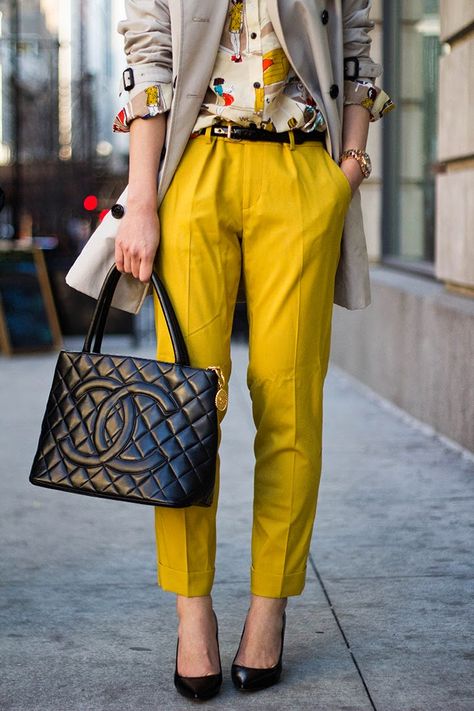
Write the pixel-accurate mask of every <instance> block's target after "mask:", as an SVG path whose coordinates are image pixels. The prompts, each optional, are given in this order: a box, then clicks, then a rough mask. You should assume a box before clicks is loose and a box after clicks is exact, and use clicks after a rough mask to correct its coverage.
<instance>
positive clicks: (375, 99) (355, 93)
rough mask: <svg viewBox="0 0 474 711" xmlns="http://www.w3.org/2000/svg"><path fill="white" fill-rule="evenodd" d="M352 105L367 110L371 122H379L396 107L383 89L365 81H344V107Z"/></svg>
mask: <svg viewBox="0 0 474 711" xmlns="http://www.w3.org/2000/svg"><path fill="white" fill-rule="evenodd" d="M350 104H360V105H361V106H363V107H364V108H366V109H367V110H368V112H369V113H370V120H371V121H377V120H378V119H380V118H382V116H384V115H385V114H387V113H388V112H389V111H391V110H392V109H394V108H395V106H396V105H395V104H394V103H393V101H392V99H391V98H390V96H389V95H388V94H387V93H386V92H385V91H384V90H383V89H381V88H380V87H379V86H375V84H373V83H372V82H371V81H367V80H363V79H355V80H353V79H346V80H345V81H344V106H348V105H350Z"/></svg>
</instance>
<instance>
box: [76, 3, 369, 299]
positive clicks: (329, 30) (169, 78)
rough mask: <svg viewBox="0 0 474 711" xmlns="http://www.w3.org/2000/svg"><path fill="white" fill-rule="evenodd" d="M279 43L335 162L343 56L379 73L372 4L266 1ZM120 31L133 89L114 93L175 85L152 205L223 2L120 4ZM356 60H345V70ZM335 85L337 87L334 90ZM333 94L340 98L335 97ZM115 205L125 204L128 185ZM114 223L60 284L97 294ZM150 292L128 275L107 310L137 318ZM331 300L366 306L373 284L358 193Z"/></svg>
mask: <svg viewBox="0 0 474 711" xmlns="http://www.w3.org/2000/svg"><path fill="white" fill-rule="evenodd" d="M267 2H268V13H269V16H270V19H271V21H272V23H273V26H274V29H275V32H276V34H277V37H278V39H279V41H280V43H281V45H282V47H283V49H284V50H285V52H286V54H287V57H288V59H289V61H290V63H291V65H292V66H293V68H294V69H295V71H296V73H297V74H298V75H299V77H300V78H301V80H302V82H303V83H304V84H305V85H306V87H307V89H308V90H309V92H310V94H311V95H312V96H313V97H314V98H315V100H316V101H317V102H318V105H319V106H320V108H321V110H322V112H323V113H324V114H325V118H326V121H327V125H328V129H329V131H328V139H327V149H328V151H329V153H330V155H331V156H332V157H333V158H334V159H335V160H337V159H338V158H339V154H340V150H341V139H342V115H343V98H344V97H343V95H344V76H345V75H344V59H347V58H349V57H357V58H358V59H359V75H358V76H359V77H360V78H369V79H373V78H374V77H376V76H379V75H380V74H381V72H382V67H381V66H380V64H376V63H375V62H373V61H372V59H371V57H370V44H371V38H370V36H369V32H370V30H371V29H372V27H373V25H374V23H373V21H372V20H370V19H369V12H370V6H371V0H267ZM125 7H126V15H127V17H126V19H124V20H121V21H120V22H119V24H118V27H117V30H118V31H119V32H120V33H121V34H123V35H124V50H125V56H126V60H127V64H128V66H130V67H132V69H133V71H134V77H135V82H136V84H135V87H134V88H133V89H132V90H131V91H125V89H124V87H123V83H122V82H121V87H120V95H121V96H123V97H124V100H129V99H131V98H133V96H134V95H135V94H136V93H138V92H140V91H141V90H142V89H143V88H145V87H146V86H147V85H149V84H150V83H152V82H163V83H170V82H171V83H172V84H173V98H172V103H171V109H170V112H169V115H168V122H167V134H166V142H165V153H164V158H163V159H162V160H161V164H160V168H159V172H158V176H157V191H158V204H159V203H160V202H161V200H162V199H163V196H164V194H165V193H166V190H167V188H168V186H169V184H170V182H171V179H172V177H173V174H174V172H175V170H176V168H177V166H178V164H179V161H180V158H181V156H182V154H183V151H184V149H185V147H186V144H187V141H188V138H189V135H190V133H191V131H192V129H193V126H194V123H195V121H196V118H197V116H198V113H199V110H200V107H201V104H202V103H203V99H204V95H205V93H206V89H207V86H208V83H209V80H210V76H211V74H212V69H213V66H214V60H215V56H216V53H217V50H218V46H219V40H220V37H221V34H222V29H223V25H224V22H225V18H226V12H227V7H228V2H227V0H126V2H125ZM352 72H353V63H351V64H350V73H351V74H352ZM335 86H336V87H337V89H335V88H334V87H335ZM335 94H337V96H335ZM117 202H118V203H120V204H122V205H124V206H126V202H127V187H126V188H125V189H124V191H123V192H122V194H121V195H120V197H119V198H118V201H117ZM118 225H119V221H118V219H116V218H114V217H113V216H112V214H111V212H109V213H107V215H106V217H105V218H104V220H103V221H102V223H101V224H100V225H99V227H98V228H97V229H96V230H95V231H94V232H93V234H92V235H91V237H90V239H89V241H88V242H87V244H86V245H85V247H84V248H83V250H82V252H81V254H80V255H79V257H78V258H77V259H76V261H75V262H74V264H73V265H72V267H71V269H70V270H69V272H68V273H67V275H66V282H67V283H68V284H69V285H70V286H72V287H74V288H75V289H78V290H79V291H81V292H84V293H86V294H89V295H90V296H93V297H95V298H96V297H97V296H98V292H99V289H100V286H101V284H102V282H103V279H104V277H105V274H106V272H107V270H108V269H109V267H110V266H111V265H112V264H113V262H114V239H115V235H116V232H117V229H118ZM148 291H149V286H148V285H146V284H143V283H142V282H140V281H139V280H138V279H134V278H133V277H132V276H131V275H128V274H127V275H124V276H122V278H121V279H120V281H119V284H118V287H117V290H116V292H115V295H114V300H113V302H112V304H113V305H114V306H116V307H117V308H121V309H124V310H126V311H130V312H132V313H136V312H137V311H138V310H139V309H140V308H141V306H142V304H143V300H144V298H145V296H146V294H147V293H148ZM334 303H336V304H339V305H340V306H344V307H346V308H347V309H361V308H364V307H366V306H368V305H369V304H370V282H369V264H368V256H367V246H366V240H365V233H364V226H363V220H362V211H361V203H360V192H359V190H357V191H356V192H355V194H354V197H353V198H352V201H351V204H350V206H349V209H348V212H347V215H346V220H345V225H344V233H343V236H342V241H341V254H340V259H339V264H338V268H337V273H336V284H335V294H334Z"/></svg>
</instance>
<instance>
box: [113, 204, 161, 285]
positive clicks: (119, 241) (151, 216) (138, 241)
mask: <svg viewBox="0 0 474 711" xmlns="http://www.w3.org/2000/svg"><path fill="white" fill-rule="evenodd" d="M159 243H160V221H159V218H158V213H157V210H156V209H155V208H153V207H147V208H144V207H138V206H136V207H135V206H133V204H132V205H127V208H126V211H125V215H124V216H123V218H122V220H121V221H120V227H119V230H118V232H117V236H116V238H115V264H116V266H117V269H118V270H119V271H120V272H124V273H126V274H133V276H134V277H135V278H136V279H140V281H142V282H144V283H147V282H149V281H150V278H151V273H152V270H153V262H154V259H155V255H156V250H157V249H158V245H159Z"/></svg>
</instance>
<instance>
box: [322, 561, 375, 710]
mask: <svg viewBox="0 0 474 711" xmlns="http://www.w3.org/2000/svg"><path fill="white" fill-rule="evenodd" d="M309 562H310V565H311V567H312V568H313V571H314V574H315V575H316V578H317V579H318V582H319V584H320V586H321V590H322V591H323V594H324V597H325V598H326V601H327V603H328V605H329V609H330V610H331V613H332V616H333V617H334V620H335V621H336V625H337V627H338V629H339V632H340V633H341V636H342V639H343V640H344V644H345V645H346V647H347V649H348V651H349V654H350V656H351V659H352V663H353V664H354V667H355V669H356V671H357V674H358V675H359V678H360V680H361V682H362V686H363V687H364V691H365V693H366V694H367V698H368V700H369V703H370V705H371V706H372V709H373V711H377V707H376V706H375V703H374V700H373V698H372V696H371V694H370V691H369V687H368V685H367V682H366V681H365V679H364V675H363V674H362V670H361V668H360V666H359V664H358V662H357V659H356V657H355V654H354V652H353V651H352V649H351V645H350V642H349V640H348V638H347V635H346V633H345V632H344V629H343V627H342V624H341V622H340V620H339V618H338V616H337V612H336V610H335V608H334V605H333V604H332V601H331V598H330V597H329V593H328V591H327V590H326V586H325V585H324V582H323V579H322V577H321V575H320V574H319V571H318V569H317V567H316V563H315V562H314V558H313V556H312V555H311V554H310V555H309Z"/></svg>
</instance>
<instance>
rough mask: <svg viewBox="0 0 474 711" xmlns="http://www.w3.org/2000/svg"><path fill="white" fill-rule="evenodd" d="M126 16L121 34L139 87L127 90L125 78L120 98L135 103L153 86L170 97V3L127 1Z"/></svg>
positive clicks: (141, 0) (152, 0) (121, 86)
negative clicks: (143, 92)
mask: <svg viewBox="0 0 474 711" xmlns="http://www.w3.org/2000/svg"><path fill="white" fill-rule="evenodd" d="M125 14H126V18H125V19H124V20H120V21H119V22H118V24H117V32H118V33H119V34H121V35H123V38H124V52H125V57H126V60H127V65H128V68H129V69H131V70H132V73H133V79H134V82H135V84H134V86H133V87H132V88H131V89H126V88H125V86H124V83H123V75H122V77H121V81H120V89H119V95H120V96H122V95H123V96H124V97H125V98H126V100H127V101H131V100H132V99H133V98H134V97H135V96H137V95H138V94H140V93H141V92H142V91H143V90H145V89H146V88H148V87H150V86H152V85H155V86H159V87H161V91H162V93H163V94H165V95H169V91H170V87H171V85H172V74H173V64H172V59H173V57H172V49H171V23H170V14H169V7H168V2H166V0H125Z"/></svg>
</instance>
